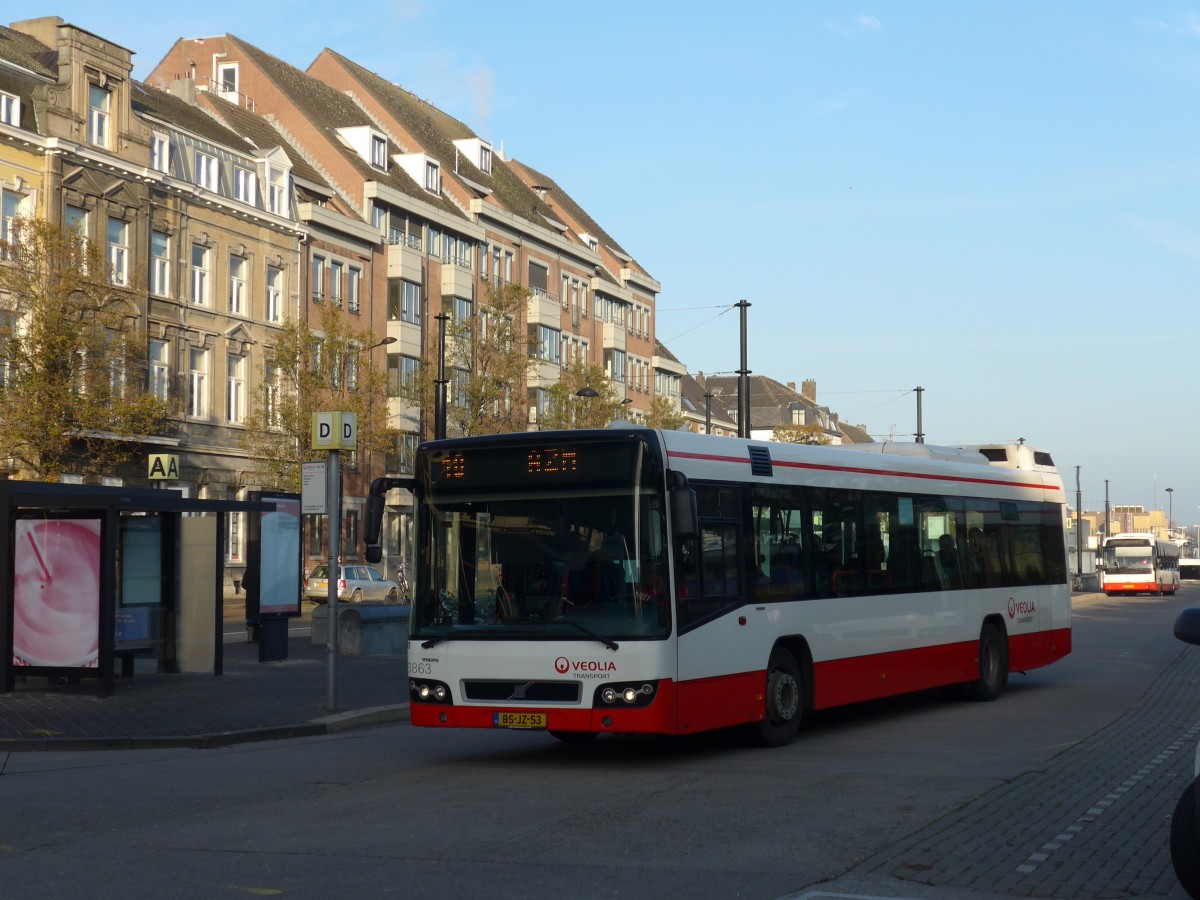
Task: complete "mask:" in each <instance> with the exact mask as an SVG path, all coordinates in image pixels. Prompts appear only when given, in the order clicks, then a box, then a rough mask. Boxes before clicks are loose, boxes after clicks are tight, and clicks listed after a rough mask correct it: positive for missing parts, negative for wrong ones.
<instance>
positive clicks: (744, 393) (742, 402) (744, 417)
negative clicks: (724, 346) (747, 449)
mask: <svg viewBox="0 0 1200 900" xmlns="http://www.w3.org/2000/svg"><path fill="white" fill-rule="evenodd" d="M733 305H734V306H736V307H737V308H738V309H739V310H741V324H742V367H741V368H740V369H738V437H744V438H748V437H750V369H749V368H747V365H746V310H748V309H749V308H750V302H749V301H748V300H739V301H738V302H737V303H735V304H733Z"/></svg>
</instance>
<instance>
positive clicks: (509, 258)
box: [504, 250, 513, 282]
mask: <svg viewBox="0 0 1200 900" xmlns="http://www.w3.org/2000/svg"><path fill="white" fill-rule="evenodd" d="M512 270H513V255H512V251H511V250H505V251H504V280H505V281H506V282H508V281H512Z"/></svg>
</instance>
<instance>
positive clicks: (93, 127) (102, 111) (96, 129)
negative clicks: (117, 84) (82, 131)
mask: <svg viewBox="0 0 1200 900" xmlns="http://www.w3.org/2000/svg"><path fill="white" fill-rule="evenodd" d="M111 115H112V92H111V91H106V90H105V89H104V88H102V87H100V85H98V84H89V85H88V143H89V144H95V145H96V146H97V147H107V146H108V125H109V118H110V117H111Z"/></svg>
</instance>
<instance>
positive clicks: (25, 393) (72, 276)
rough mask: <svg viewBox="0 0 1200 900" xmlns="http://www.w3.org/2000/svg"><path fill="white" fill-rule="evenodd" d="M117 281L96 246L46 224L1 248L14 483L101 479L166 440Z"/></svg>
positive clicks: (1, 408) (35, 223)
mask: <svg viewBox="0 0 1200 900" xmlns="http://www.w3.org/2000/svg"><path fill="white" fill-rule="evenodd" d="M113 281H114V279H113V277H112V271H111V269H110V267H109V264H108V260H107V258H106V256H105V253H104V249H103V247H102V246H100V245H98V244H96V243H93V242H89V241H87V240H85V239H84V238H83V236H82V235H80V234H79V233H78V232H77V231H74V230H67V231H64V230H63V229H61V228H60V227H59V226H58V225H57V224H54V223H51V222H48V221H46V220H43V219H27V218H17V219H14V220H13V221H12V222H11V224H10V227H9V229H8V231H7V235H6V239H5V240H2V241H0V378H2V383H0V420H2V421H3V426H2V427H0V455H3V456H6V457H9V458H10V459H12V460H13V461H14V467H15V470H16V472H15V474H16V475H17V476H18V477H23V478H28V479H35V480H39V481H58V480H60V477H61V476H62V475H64V474H66V473H69V472H75V473H80V472H87V473H93V474H96V473H104V472H107V471H109V470H110V469H111V467H113V466H116V465H118V464H120V463H122V462H127V461H128V460H130V459H132V458H133V457H134V455H135V454H137V453H139V452H141V448H140V447H139V444H140V441H141V440H142V439H143V438H144V437H145V436H148V435H163V434H165V433H166V431H167V428H168V421H167V417H168V413H169V412H170V409H169V407H168V405H167V404H166V403H164V402H163V401H161V400H159V399H158V398H157V397H156V396H155V395H154V394H152V393H151V392H150V391H149V390H148V389H147V380H146V335H145V333H144V332H143V331H142V330H141V329H140V327H139V314H138V307H137V305H136V303H135V300H134V297H133V296H132V295H131V294H130V292H129V291H128V289H127V288H125V287H123V286H122V285H120V284H114V283H113ZM132 282H133V279H132V278H127V279H126V283H132Z"/></svg>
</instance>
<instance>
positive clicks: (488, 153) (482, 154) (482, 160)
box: [479, 147, 492, 175]
mask: <svg viewBox="0 0 1200 900" xmlns="http://www.w3.org/2000/svg"><path fill="white" fill-rule="evenodd" d="M479 171H481V172H486V173H487V174H488V175H491V174H492V148H491V147H480V148H479Z"/></svg>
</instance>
